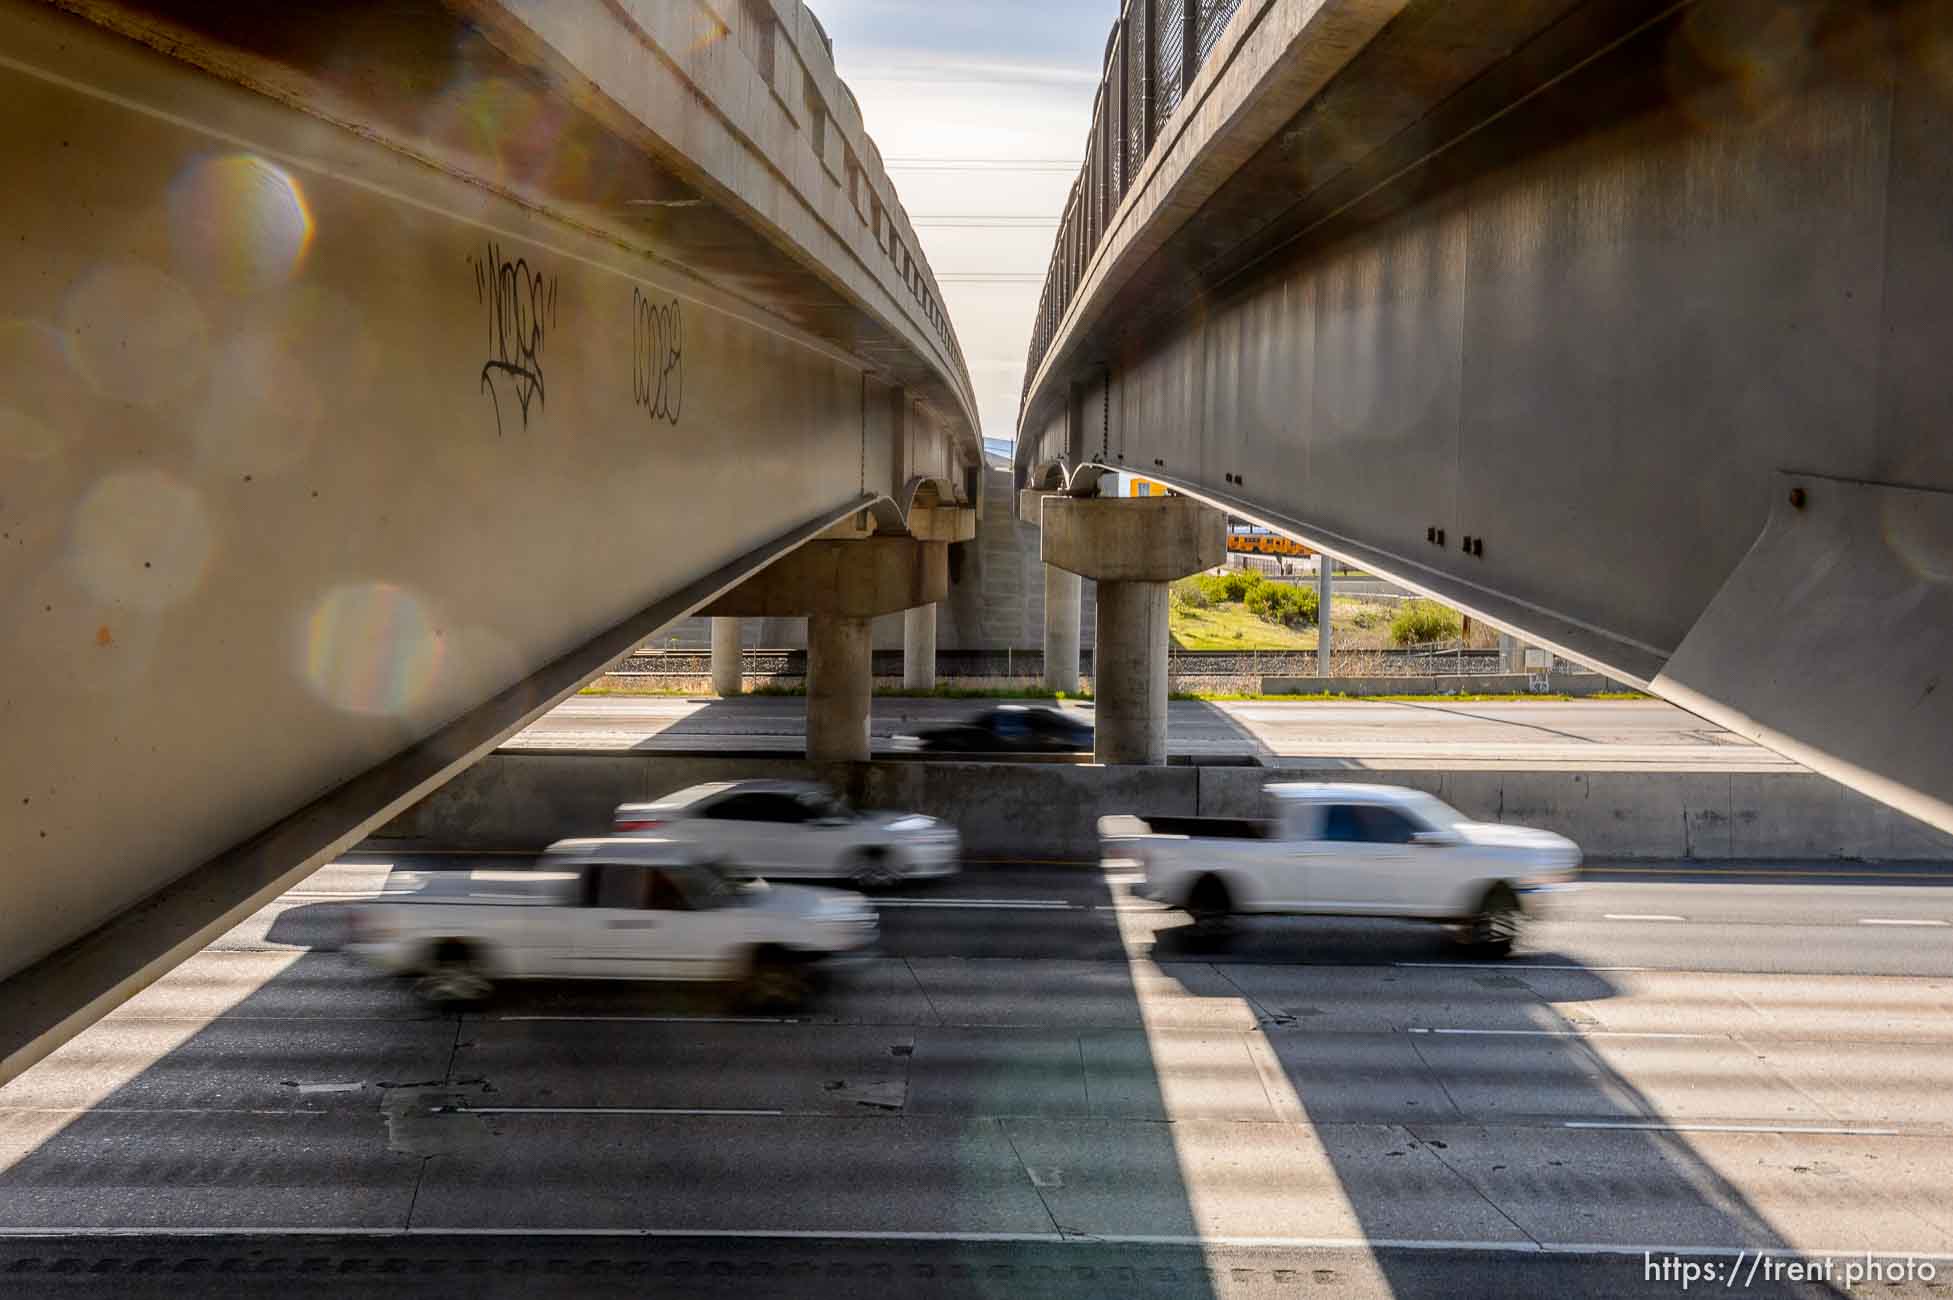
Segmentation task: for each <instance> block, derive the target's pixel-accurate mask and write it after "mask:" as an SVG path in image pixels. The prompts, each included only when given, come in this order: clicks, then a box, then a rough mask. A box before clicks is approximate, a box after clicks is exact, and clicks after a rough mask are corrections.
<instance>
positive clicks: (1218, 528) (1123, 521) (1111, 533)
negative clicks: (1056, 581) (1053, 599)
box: [1039, 495, 1227, 582]
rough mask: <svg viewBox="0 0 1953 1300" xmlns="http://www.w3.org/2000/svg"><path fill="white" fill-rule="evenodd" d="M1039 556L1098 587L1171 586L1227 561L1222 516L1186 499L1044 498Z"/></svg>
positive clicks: (1224, 523) (1224, 520) (1049, 496)
mask: <svg viewBox="0 0 1953 1300" xmlns="http://www.w3.org/2000/svg"><path fill="white" fill-rule="evenodd" d="M1039 527H1040V531H1041V539H1040V548H1041V549H1040V556H1041V558H1042V559H1043V560H1044V562H1045V563H1046V564H1054V565H1056V566H1057V567H1059V568H1061V569H1066V570H1068V571H1070V572H1072V573H1076V574H1078V575H1079V576H1080V577H1085V578H1092V579H1095V580H1097V581H1099V582H1171V581H1172V580H1173V579H1175V578H1184V577H1186V576H1187V575H1188V574H1190V573H1199V572H1200V571H1201V570H1203V569H1211V568H1214V567H1215V566H1216V565H1219V564H1221V563H1222V562H1223V561H1224V560H1225V559H1226V558H1227V517H1226V516H1225V515H1223V514H1222V513H1221V512H1220V511H1218V510H1215V509H1214V508H1213V507H1211V506H1204V505H1202V504H1201V503H1200V502H1198V501H1195V500H1194V499H1193V498H1192V497H1171V496H1169V497H1067V496H1051V495H1046V496H1045V497H1044V500H1043V503H1042V504H1041V506H1040V507H1039Z"/></svg>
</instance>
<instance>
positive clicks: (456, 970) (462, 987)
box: [414, 941, 495, 1007]
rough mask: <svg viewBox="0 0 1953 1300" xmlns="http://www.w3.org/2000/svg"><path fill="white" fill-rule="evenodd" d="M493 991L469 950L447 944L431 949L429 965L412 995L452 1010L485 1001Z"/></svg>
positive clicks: (453, 944)
mask: <svg viewBox="0 0 1953 1300" xmlns="http://www.w3.org/2000/svg"><path fill="white" fill-rule="evenodd" d="M494 987H495V983H494V981H493V980H491V979H490V978H489V977H488V974H487V972H485V971H484V970H483V969H482V966H481V962H480V961H478V960H477V959H476V957H475V954H474V952H473V950H472V949H470V948H469V947H468V945H467V944H465V943H457V942H453V941H449V942H447V943H443V944H441V945H439V946H438V947H436V948H435V950H434V956H433V960H432V964H430V965H429V967H428V969H427V971H426V972H425V973H424V974H422V975H421V977H420V978H419V979H418V980H416V981H415V983H414V992H415V993H417V994H419V995H420V997H421V998H422V999H423V1000H424V1001H427V1002H430V1003H432V1004H434V1005H435V1006H437V1007H456V1006H472V1005H474V1004H475V1003H478V1002H485V1001H487V999H488V995H489V993H490V992H492V991H493V990H494Z"/></svg>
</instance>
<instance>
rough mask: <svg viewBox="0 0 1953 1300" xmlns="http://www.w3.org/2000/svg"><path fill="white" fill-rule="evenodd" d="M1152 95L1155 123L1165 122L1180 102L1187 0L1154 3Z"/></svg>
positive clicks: (1157, 0) (1164, 0) (1159, 0)
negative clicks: (1154, 99)
mask: <svg viewBox="0 0 1953 1300" xmlns="http://www.w3.org/2000/svg"><path fill="white" fill-rule="evenodd" d="M1153 14H1154V20H1153V21H1154V27H1153V33H1154V37H1153V93H1154V95H1155V96H1157V99H1156V101H1155V104H1154V109H1153V116H1154V121H1155V123H1156V124H1157V123H1162V122H1165V121H1166V119H1167V118H1168V117H1170V116H1172V114H1173V110H1174V109H1175V108H1176V107H1178V106H1179V103H1180V59H1181V56H1182V55H1183V54H1184V53H1185V46H1186V34H1187V5H1186V0H1155V7H1154V10H1153Z"/></svg>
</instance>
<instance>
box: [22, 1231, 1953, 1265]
mask: <svg viewBox="0 0 1953 1300" xmlns="http://www.w3.org/2000/svg"><path fill="white" fill-rule="evenodd" d="M69 1237H72V1238H80V1239H84V1240H87V1239H111V1238H123V1237H126V1238H135V1239H152V1240H153V1239H162V1238H169V1237H191V1238H199V1239H242V1238H248V1237H348V1238H354V1237H356V1238H361V1239H364V1240H375V1239H379V1240H386V1239H397V1238H403V1237H472V1238H486V1239H494V1238H498V1237H559V1238H560V1237H590V1238H595V1239H626V1238H632V1237H642V1238H647V1239H653V1240H657V1239H680V1240H682V1239H684V1238H688V1237H696V1238H700V1239H705V1240H729V1241H864V1242H883V1241H889V1242H895V1241H900V1242H919V1243H928V1242H941V1243H944V1244H946V1245H955V1244H987V1243H999V1244H1011V1243H1019V1244H1024V1245H1051V1246H1185V1247H1198V1246H1239V1247H1246V1248H1255V1247H1262V1248H1269V1249H1289V1250H1363V1251H1367V1250H1405V1251H1412V1250H1414V1251H1479V1252H1485V1253H1491V1254H1502V1255H1626V1256H1646V1255H1677V1256H1690V1257H1696V1258H1703V1257H1707V1258H1727V1257H1729V1256H1732V1255H1733V1256H1738V1257H1741V1256H1744V1255H1751V1254H1763V1255H1767V1256H1770V1257H1771V1258H1773V1259H1818V1258H1833V1259H1863V1258H1864V1257H1865V1248H1864V1247H1862V1246H1855V1247H1852V1248H1850V1249H1839V1248H1834V1247H1811V1248H1804V1247H1798V1248H1796V1249H1791V1248H1789V1247H1769V1248H1765V1249H1763V1250H1761V1251H1759V1250H1758V1249H1757V1248H1756V1247H1754V1246H1703V1245H1664V1244H1660V1243H1654V1242H1599V1241H1576V1242H1537V1241H1471V1240H1455V1241H1447V1240H1444V1239H1441V1238H1436V1239H1433V1238H1405V1237H1244V1236H1211V1237H1201V1236H1188V1235H1180V1234H1169V1233H1159V1234H1150V1233H1124V1232H1122V1233H1099V1234H1092V1233H1059V1232H899V1231H879V1232H863V1231H852V1230H847V1229H821V1228H811V1229H810V1228H365V1227H344V1228H319V1227H311V1226H306V1227H302V1228H163V1227H145V1228H82V1227H70V1228H39V1227H20V1228H12V1227H5V1226H0V1239H5V1240H33V1241H44V1240H49V1239H55V1240H59V1239H62V1238H69ZM1872 1253H1873V1254H1874V1255H1886V1256H1899V1255H1903V1256H1905V1257H1906V1258H1908V1259H1912V1260H1919V1261H1931V1262H1933V1263H1943V1262H1946V1261H1950V1260H1953V1252H1947V1251H1927V1250H1911V1249H1906V1248H1903V1247H1897V1246H1882V1247H1880V1248H1879V1249H1876V1250H1874V1251H1873V1252H1872Z"/></svg>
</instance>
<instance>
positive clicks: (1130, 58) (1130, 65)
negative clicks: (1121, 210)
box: [1125, 0, 1152, 187]
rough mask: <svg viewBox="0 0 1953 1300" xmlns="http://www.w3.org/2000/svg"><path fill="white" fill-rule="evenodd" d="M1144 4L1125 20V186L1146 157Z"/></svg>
mask: <svg viewBox="0 0 1953 1300" xmlns="http://www.w3.org/2000/svg"><path fill="white" fill-rule="evenodd" d="M1146 9H1147V0H1139V2H1138V3H1137V4H1134V5H1133V6H1132V10H1131V14H1130V16H1129V17H1128V18H1127V19H1126V150H1125V152H1126V185H1127V187H1130V186H1131V185H1132V178H1133V177H1134V176H1136V175H1138V174H1139V164H1140V163H1141V162H1142V161H1143V160H1144V159H1145V157H1146V146H1147V145H1149V144H1151V143H1152V141H1150V140H1148V139H1147V138H1146V82H1147V76H1146V49H1147V45H1148V40H1147V31H1146Z"/></svg>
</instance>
